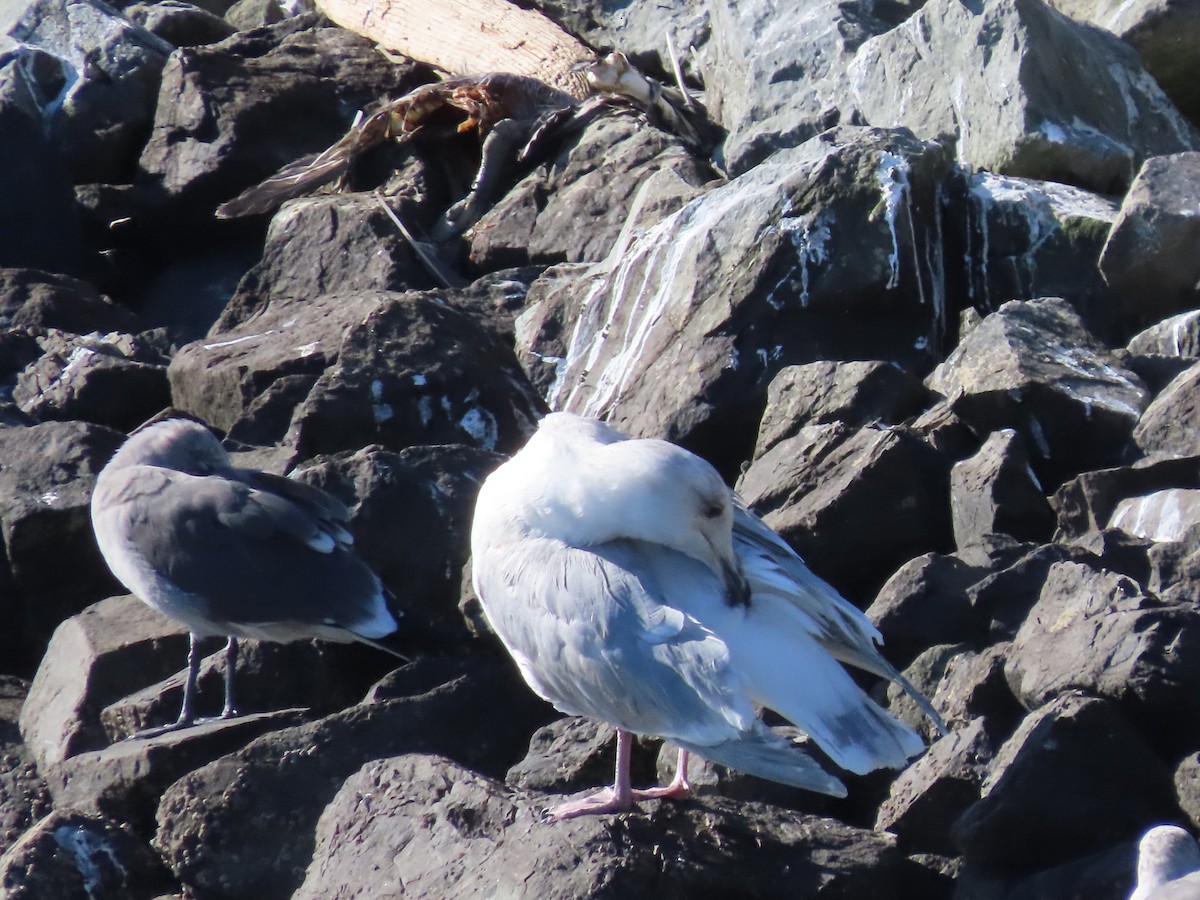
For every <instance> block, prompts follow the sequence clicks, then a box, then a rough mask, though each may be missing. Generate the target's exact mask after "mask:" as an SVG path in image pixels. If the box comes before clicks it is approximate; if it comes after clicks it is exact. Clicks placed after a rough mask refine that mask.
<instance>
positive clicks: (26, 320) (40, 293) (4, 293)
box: [0, 269, 145, 334]
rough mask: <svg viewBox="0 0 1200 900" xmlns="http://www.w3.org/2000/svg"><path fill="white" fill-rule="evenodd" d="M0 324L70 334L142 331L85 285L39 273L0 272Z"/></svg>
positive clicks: (125, 311)
mask: <svg viewBox="0 0 1200 900" xmlns="http://www.w3.org/2000/svg"><path fill="white" fill-rule="evenodd" d="M0 324H3V325H4V326H6V327H9V328H21V327H23V328H30V329H43V328H57V329H59V330H61V331H66V332H71V333H73V334H88V333H89V332H92V331H98V332H100V333H101V334H104V333H107V332H110V331H121V332H125V333H127V334H133V333H135V332H138V331H141V330H143V328H144V327H145V326H144V325H143V324H142V322H141V319H140V318H139V317H138V316H137V315H135V314H134V313H132V312H130V311H129V310H128V309H126V308H125V307H124V306H121V305H119V304H117V303H113V302H112V301H111V300H110V299H109V298H108V297H105V296H104V295H103V294H101V293H100V292H99V291H98V290H96V288H95V287H93V286H92V285H91V284H89V283H88V282H86V281H81V280H79V279H78V278H72V277H70V276H69V275H61V274H57V273H56V272H45V271H41V270H39V269H0Z"/></svg>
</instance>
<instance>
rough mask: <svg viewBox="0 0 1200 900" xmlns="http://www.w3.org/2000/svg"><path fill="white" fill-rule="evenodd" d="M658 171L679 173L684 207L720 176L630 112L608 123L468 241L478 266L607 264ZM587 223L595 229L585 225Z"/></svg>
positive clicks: (507, 200) (487, 218)
mask: <svg viewBox="0 0 1200 900" xmlns="http://www.w3.org/2000/svg"><path fill="white" fill-rule="evenodd" d="M634 6H636V4H634ZM658 172H662V173H670V174H672V175H674V176H675V179H674V180H675V181H676V182H677V183H678V184H680V185H681V186H682V188H681V194H682V195H681V196H680V197H679V199H678V201H677V203H676V208H677V207H678V206H682V205H683V203H684V202H685V201H686V200H690V199H691V198H692V196H694V195H695V194H697V193H699V192H700V191H699V188H700V186H701V185H703V184H704V183H705V182H706V181H709V180H711V179H712V178H714V177H715V173H713V172H712V171H711V170H710V169H708V167H707V166H705V165H704V164H703V163H701V162H700V161H698V160H697V159H695V158H694V157H693V156H691V155H690V154H689V153H688V152H687V150H686V149H685V148H684V147H683V146H682V145H681V144H680V143H679V141H678V140H676V139H674V138H672V136H671V135H669V134H667V133H666V132H662V131H659V130H658V129H657V128H654V127H649V126H647V124H646V123H645V122H644V121H640V120H639V119H638V118H636V117H634V116H630V115H624V116H613V117H606V118H603V119H601V120H599V121H598V122H596V123H595V124H594V125H592V126H591V127H589V128H587V129H586V130H585V131H584V132H583V134H582V135H581V136H580V137H579V139H578V141H575V142H572V143H571V144H570V145H568V146H567V147H565V148H564V149H563V150H562V151H560V152H559V154H558V155H557V156H556V157H554V158H553V159H551V160H550V161H548V162H547V163H546V164H544V165H542V166H539V167H538V168H537V169H535V170H534V171H533V172H532V173H531V174H529V175H528V176H526V177H525V178H524V179H522V180H521V181H520V182H518V183H517V185H516V187H514V188H513V189H512V190H511V191H509V192H508V193H507V194H506V195H505V196H504V197H503V198H501V199H500V200H499V201H498V202H497V203H496V205H495V206H494V207H492V209H491V210H490V211H489V212H488V213H487V214H486V215H484V217H483V218H482V219H480V220H479V222H478V223H477V224H476V225H475V226H474V228H473V229H472V230H471V232H470V234H469V236H468V237H469V240H470V257H471V262H472V263H474V264H475V265H476V266H478V267H479V268H480V269H482V270H483V271H494V270H496V269H500V268H504V267H507V266H519V265H526V264H528V263H538V264H542V265H545V264H549V263H559V262H599V261H600V260H602V259H604V258H605V257H606V256H607V255H608V253H609V251H610V250H611V249H612V246H613V243H614V242H615V241H616V240H617V236H618V235H619V234H620V231H621V228H622V226H624V224H625V220H626V217H627V216H628V214H629V211H630V209H631V208H632V206H633V203H634V199H635V197H636V195H637V194H638V191H639V190H640V188H641V186H642V184H643V182H644V181H645V180H646V179H647V178H648V177H649V176H650V175H651V174H654V173H658ZM689 188H690V190H688V189H689ZM683 192H686V194H683ZM669 211H671V212H673V211H674V209H671V210H669ZM581 221H587V223H588V227H587V228H579V227H578V223H579V222H581Z"/></svg>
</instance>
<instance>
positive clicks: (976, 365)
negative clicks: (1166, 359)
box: [926, 299, 1149, 490]
mask: <svg viewBox="0 0 1200 900" xmlns="http://www.w3.org/2000/svg"><path fill="white" fill-rule="evenodd" d="M926 384H927V385H928V386H929V388H930V389H931V390H934V391H936V392H937V393H939V394H941V395H942V396H944V397H947V398H949V399H950V401H951V403H952V405H953V407H954V411H955V412H956V413H958V415H960V416H961V417H962V418H963V420H964V421H966V422H967V423H968V424H969V425H970V426H971V427H972V428H973V429H975V430H976V431H977V432H978V433H981V434H985V433H988V432H991V431H996V430H999V429H1001V428H1012V429H1015V430H1016V431H1018V432H1019V433H1020V434H1021V435H1022V436H1023V437H1024V438H1025V442H1026V445H1027V447H1028V448H1029V451H1030V456H1031V458H1032V461H1033V466H1034V469H1035V471H1037V473H1038V476H1039V480H1040V481H1041V482H1042V484H1043V486H1044V487H1046V488H1047V489H1048V490H1049V489H1051V488H1052V487H1054V486H1057V484H1058V483H1060V482H1061V481H1062V480H1063V479H1064V478H1066V477H1069V476H1071V475H1074V474H1076V473H1078V472H1080V471H1083V470H1085V469H1090V468H1097V467H1098V466H1100V465H1103V464H1105V463H1108V464H1110V465H1111V464H1113V463H1115V462H1118V461H1119V460H1120V457H1121V455H1122V454H1123V453H1124V452H1125V449H1126V445H1127V443H1128V441H1129V436H1130V434H1131V432H1132V431H1133V426H1134V424H1135V423H1136V422H1137V419H1138V416H1140V415H1141V413H1142V410H1143V409H1144V408H1145V405H1146V403H1147V402H1148V399H1149V398H1148V397H1147V395H1146V388H1145V386H1144V385H1143V384H1142V381H1141V379H1140V378H1138V377H1137V376H1136V375H1134V374H1133V373H1132V372H1130V371H1128V370H1126V369H1124V368H1122V367H1121V366H1120V364H1119V363H1118V362H1117V360H1116V359H1115V358H1114V357H1113V355H1112V354H1111V353H1110V352H1109V351H1108V350H1107V349H1106V348H1105V347H1104V346H1103V345H1101V344H1100V343H1099V342H1098V341H1097V340H1096V339H1095V338H1094V337H1092V335H1091V334H1090V333H1089V332H1088V331H1087V329H1086V328H1085V327H1084V326H1083V322H1082V321H1081V319H1080V318H1079V316H1078V314H1077V313H1076V312H1075V311H1074V310H1073V309H1072V308H1071V307H1070V306H1069V305H1068V304H1067V303H1066V302H1064V301H1063V300H1059V299H1044V300H1031V301H1027V302H1018V301H1012V302H1009V303H1005V304H1004V305H1003V306H1001V307H1000V308H999V309H998V310H997V311H996V312H994V313H992V314H991V315H990V316H988V317H987V318H985V319H984V320H983V321H982V322H981V323H980V324H979V325H978V326H977V327H975V328H974V329H972V330H971V331H970V332H969V333H968V334H967V336H966V337H965V338H964V339H963V341H962V343H960V344H959V345H958V347H957V348H956V349H955V350H954V351H953V352H952V353H951V354H950V355H949V356H948V357H947V358H946V360H945V362H943V363H941V364H940V365H939V366H938V367H937V368H936V369H934V371H933V373H932V374H931V375H930V376H929V378H928V379H927V380H926Z"/></svg>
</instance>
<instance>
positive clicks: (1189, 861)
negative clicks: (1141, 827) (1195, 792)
mask: <svg viewBox="0 0 1200 900" xmlns="http://www.w3.org/2000/svg"><path fill="white" fill-rule="evenodd" d="M1129 900H1200V847H1197V846H1196V841H1195V840H1193V838H1192V836H1191V835H1190V834H1188V833H1187V832H1186V831H1184V830H1183V829H1182V828H1180V827H1179V826H1178V825H1156V826H1154V827H1153V828H1151V829H1150V830H1149V831H1147V832H1146V833H1145V834H1144V835H1142V839H1141V841H1139V842H1138V863H1137V885H1136V886H1135V887H1134V890H1133V893H1132V894H1130V895H1129Z"/></svg>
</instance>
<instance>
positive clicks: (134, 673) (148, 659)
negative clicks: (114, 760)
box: [21, 595, 187, 768]
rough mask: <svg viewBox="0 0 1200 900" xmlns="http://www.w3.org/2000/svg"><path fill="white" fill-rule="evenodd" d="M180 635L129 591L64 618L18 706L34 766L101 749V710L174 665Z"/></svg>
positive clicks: (180, 652) (182, 652) (181, 649)
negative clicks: (85, 751)
mask: <svg viewBox="0 0 1200 900" xmlns="http://www.w3.org/2000/svg"><path fill="white" fill-rule="evenodd" d="M186 635H187V631H186V630H185V629H184V628H183V626H182V625H179V624H176V623H174V622H172V621H171V620H170V619H168V618H166V617H165V616H163V615H162V614H161V613H158V612H155V611H154V610H152V609H150V608H149V607H148V606H146V604H144V603H142V602H141V601H140V600H138V599H137V598H135V597H133V596H132V595H123V596H119V597H111V598H109V599H107V600H102V601H100V602H99V603H97V604H95V605H93V606H91V607H89V608H88V609H87V610H85V611H84V612H82V613H80V614H79V615H77V616H73V617H71V618H69V619H67V620H66V621H65V622H63V623H62V624H61V625H60V626H59V627H58V629H57V630H56V631H55V632H54V637H53V638H52V639H51V641H50V646H49V647H47V648H46V655H45V657H44V658H43V659H42V664H41V665H40V666H39V667H38V671H37V675H36V676H35V677H34V679H33V685H32V686H31V687H30V689H29V696H28V698H27V699H26V700H25V705H24V707H23V708H22V711H21V733H22V735H24V738H25V743H26V745H27V746H28V748H29V752H30V753H31V754H33V757H34V759H36V760H37V762H38V765H39V766H41V767H42V768H46V767H48V766H50V765H51V764H53V763H56V762H59V761H61V760H63V759H66V758H67V757H70V756H73V755H75V754H76V753H80V752H82V751H84V750H93V749H97V748H100V747H103V746H104V745H105V744H106V743H107V740H106V738H105V734H104V730H103V728H102V727H101V725H100V711H101V710H102V709H103V708H104V707H105V706H107V705H108V704H109V703H112V702H113V701H115V700H119V699H120V698H122V697H125V696H126V695H128V694H131V693H133V692H134V691H135V690H137V689H138V688H140V687H142V686H144V685H145V684H148V683H151V682H153V681H155V680H157V679H159V678H163V677H165V676H166V675H168V674H170V673H171V672H174V671H175V670H176V669H177V668H179V665H180V661H181V660H183V659H184V658H185V657H186V655H187V637H186Z"/></svg>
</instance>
